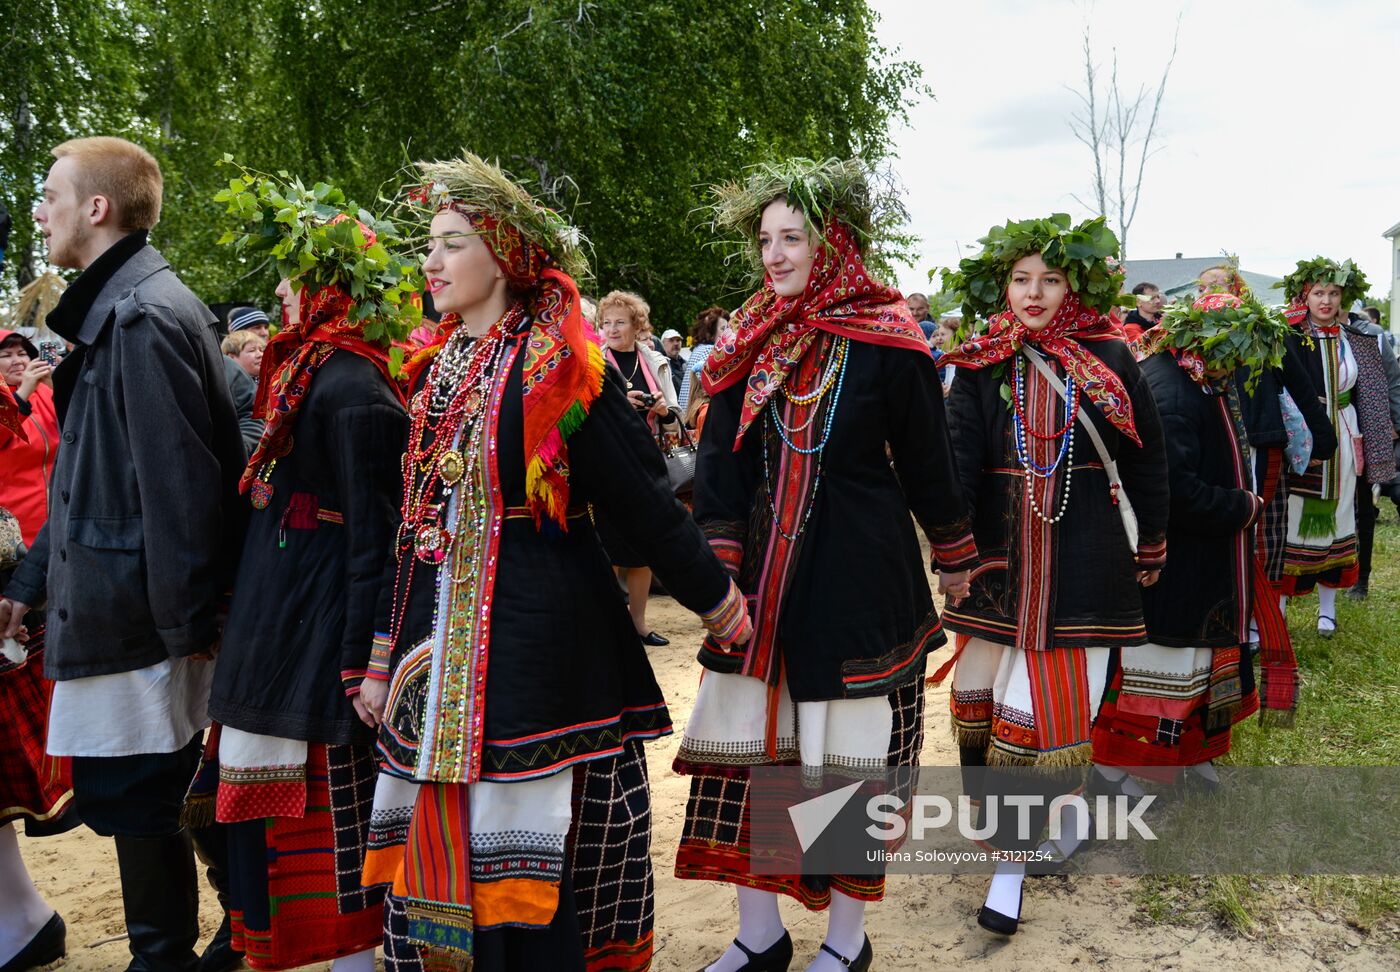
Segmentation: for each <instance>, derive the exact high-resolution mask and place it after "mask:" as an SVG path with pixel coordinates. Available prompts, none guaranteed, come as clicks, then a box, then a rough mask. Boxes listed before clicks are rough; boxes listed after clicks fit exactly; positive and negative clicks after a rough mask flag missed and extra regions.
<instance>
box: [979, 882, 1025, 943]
mask: <svg viewBox="0 0 1400 972" xmlns="http://www.w3.org/2000/svg"><path fill="white" fill-rule="evenodd" d="M1025 906H1026V889H1025V888H1024V887H1023V888H1021V897H1020V903H1019V904H1018V905H1017V906H1016V911H1017V912H1018V914H1017V916H1016V917H1015V918H1012V917H1011V916H1010V915H1003V914H1002V913H1001V912H1000V911H997V910H996V909H994V908H988V907H987V906H986V905H983V906H982V910H981V911H979V912H977V924H979V925H981V926H982V927H983V928H985V929H987V931H989V932H993V933H995V934H997V935H1014V934H1016V929H1017V928H1018V927H1020V925H1021V917H1020V914H1019V912H1020V910H1021V909H1022V908H1024V907H1025Z"/></svg>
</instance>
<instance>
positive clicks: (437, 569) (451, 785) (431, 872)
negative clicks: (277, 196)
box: [361, 154, 748, 970]
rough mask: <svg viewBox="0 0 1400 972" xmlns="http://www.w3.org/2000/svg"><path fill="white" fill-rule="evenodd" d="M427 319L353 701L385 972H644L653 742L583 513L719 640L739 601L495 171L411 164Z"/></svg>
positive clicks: (534, 221) (639, 656) (651, 722)
mask: <svg viewBox="0 0 1400 972" xmlns="http://www.w3.org/2000/svg"><path fill="white" fill-rule="evenodd" d="M419 170H420V172H421V177H422V179H423V182H424V184H423V185H421V186H418V187H415V189H414V190H413V192H412V193H411V195H410V200H411V201H412V203H413V206H414V208H415V209H416V211H417V212H418V214H419V215H421V217H422V218H423V219H424V220H425V221H426V220H431V239H430V249H429V251H428V254H427V258H426V261H425V263H424V271H425V274H426V276H427V283H428V289H429V291H430V292H431V293H432V294H433V298H434V301H435V303H436V305H437V308H438V310H440V311H442V312H444V314H445V315H446V316H444V318H443V320H442V327H441V328H440V330H439V333H438V337H437V338H436V339H435V340H434V342H433V343H432V344H430V345H428V346H427V347H426V348H425V349H423V351H422V352H420V353H418V354H417V355H415V357H414V358H413V359H412V360H411V361H410V364H409V367H408V374H409V377H410V380H411V384H412V389H413V394H412V399H411V404H410V406H409V417H410V422H411V425H410V430H409V437H408V448H407V451H406V452H405V454H404V462H403V476H404V478H403V493H404V497H403V505H402V524H401V526H400V527H399V530H398V534H397V541H396V543H395V544H394V547H393V555H392V556H391V557H390V558H389V562H388V564H387V567H386V575H385V581H384V583H383V586H382V587H381V599H380V615H379V622H378V625H379V627H378V633H377V634H376V636H375V649H374V653H373V657H372V659H371V661H370V666H369V669H370V670H369V673H368V677H367V679H366V681H365V683H364V687H363V688H362V689H361V699H362V701H364V702H365V704H366V705H367V706H368V707H369V708H370V710H371V711H372V712H374V713H375V714H376V715H380V714H382V725H381V729H380V736H379V748H380V754H381V766H382V772H381V775H380V778H379V783H378V786H377V789H376V792H375V801H374V813H373V815H372V818H371V822H370V841H371V849H370V853H369V856H368V858H367V860H366V863H365V868H364V881H365V883H366V884H367V885H368V884H377V883H383V882H388V883H392V885H393V887H392V891H391V894H390V906H389V913H388V929H387V933H386V936H385V958H386V965H388V967H390V968H391V969H418V968H426V969H461V968H465V967H467V966H473V967H474V968H476V969H477V970H495V969H499V970H507V969H509V970H515V969H550V970H554V969H561V970H564V969H584V968H590V969H646V968H649V967H650V964H651V951H652V911H653V891H652V888H653V885H652V872H651V858H650V836H651V827H650V791H649V788H648V783H647V773H646V762H645V758H644V754H643V750H642V745H641V743H642V741H643V740H648V739H654V738H656V737H658V736H663V735H666V734H667V733H669V732H670V731H671V719H670V716H669V715H668V713H667V710H666V703H665V700H664V699H663V698H662V695H661V691H660V689H659V688H658V687H657V684H656V679H655V678H654V676H653V675H652V671H651V667H650V665H649V664H648V662H647V658H646V653H645V649H644V648H643V646H642V643H641V641H640V639H638V637H637V633H636V630H635V629H634V628H633V626H632V622H631V620H630V619H629V617H628V614H627V608H626V605H624V604H623V599H622V595H621V592H620V591H619V590H618V587H617V582H616V581H615V580H614V579H613V574H612V571H611V569H610V568H609V565H608V559H607V556H606V554H605V553H604V552H603V548H602V546H601V545H600V543H599V541H598V537H597V534H596V533H595V532H594V529H593V525H592V523H591V522H590V519H589V515H588V507H589V504H592V505H593V506H595V507H596V508H597V510H598V512H599V514H600V515H607V516H610V517H611V519H612V524H613V526H614V527H615V528H616V529H617V530H619V531H620V532H621V533H622V534H623V536H624V537H625V538H626V539H627V541H628V542H629V543H630V544H631V545H632V546H633V547H634V548H635V549H636V550H638V551H639V552H640V553H641V554H643V555H644V556H645V558H646V561H647V563H649V564H651V565H652V567H653V568H654V569H655V570H656V573H657V575H658V576H659V577H660V578H661V579H662V581H663V582H664V583H665V584H666V588H667V590H669V591H670V592H671V593H672V594H673V595H674V596H675V597H676V599H677V600H679V601H680V602H681V603H682V604H684V605H685V606H687V607H688V608H690V609H692V610H694V611H696V612H697V613H700V614H701V617H702V619H703V620H704V622H705V625H706V627H707V628H708V629H709V630H710V631H711V632H712V633H713V635H714V636H715V637H716V638H717V639H719V640H720V641H721V642H723V643H726V644H727V643H730V642H733V641H735V640H736V639H743V638H746V637H747V631H748V619H747V617H746V615H745V614H744V611H743V600H742V595H740V594H739V591H738V588H737V587H736V586H735V585H734V584H733V583H732V582H731V581H730V579H729V576H728V575H727V574H726V573H725V571H724V568H723V567H722V566H721V565H720V563H719V561H718V560H717V559H715V557H714V555H713V554H712V553H711V552H710V550H709V547H708V546H707V545H706V543H705V540H704V537H703V536H701V534H700V531H699V530H698V529H697V528H696V527H695V524H694V522H693V521H692V520H691V519H690V517H689V515H688V514H687V512H686V510H685V508H684V507H683V506H682V505H680V503H679V502H678V501H677V500H676V498H675V496H674V494H673V492H672V490H671V487H670V484H669V481H668V479H667V476H666V467H665V463H664V461H663V459H662V457H661V453H660V451H659V450H658V449H657V448H656V445H655V443H654V442H653V441H652V439H651V438H650V435H649V433H648V431H647V427H646V425H645V424H644V423H643V422H642V420H641V419H640V417H639V416H638V415H637V412H636V410H635V409H634V408H633V407H632V404H631V403H630V402H629V400H628V398H627V394H626V390H625V388H624V386H623V382H622V380H621V377H620V376H619V375H618V374H617V372H616V370H615V369H606V368H605V365H604V363H603V357H602V352H601V350H600V349H599V347H598V345H597V343H596V341H595V340H594V338H593V334H592V332H591V329H590V328H589V327H588V325H587V324H586V322H585V321H584V319H583V316H582V314H581V313H580V310H579V296H578V289H577V287H576V285H575V283H574V278H575V276H576V275H578V274H579V273H581V272H584V271H586V269H587V265H586V263H585V261H584V258H583V256H582V254H581V253H580V250H579V238H578V234H577V231H576V230H574V229H573V228H572V227H571V226H570V225H569V224H568V223H567V222H566V221H565V220H564V219H563V218H562V217H561V216H560V215H559V214H557V213H555V212H554V211H552V210H549V209H546V208H545V207H543V206H541V205H540V204H539V203H537V202H536V201H535V200H533V199H532V198H531V197H530V195H529V194H528V193H527V192H526V191H525V190H524V189H522V188H521V187H520V186H519V185H517V184H516V183H514V182H512V181H511V180H510V179H509V177H507V176H506V175H505V174H504V173H503V172H501V170H500V169H498V168H497V167H496V166H494V165H491V164H489V163H487V162H484V161H483V160H481V159H480V158H478V157H476V156H474V155H470V154H467V155H465V156H464V157H462V158H460V159H454V160H451V161H448V162H431V163H420V164H419Z"/></svg>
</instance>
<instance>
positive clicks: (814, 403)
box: [762, 337, 851, 542]
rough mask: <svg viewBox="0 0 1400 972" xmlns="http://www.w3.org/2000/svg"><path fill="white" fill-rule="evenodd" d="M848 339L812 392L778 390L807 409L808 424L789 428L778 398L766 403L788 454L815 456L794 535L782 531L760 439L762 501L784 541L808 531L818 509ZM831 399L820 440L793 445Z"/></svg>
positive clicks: (839, 341)
mask: <svg viewBox="0 0 1400 972" xmlns="http://www.w3.org/2000/svg"><path fill="white" fill-rule="evenodd" d="M850 343H851V341H850V338H845V337H841V338H837V339H836V342H835V344H834V345H833V346H832V350H831V356H830V358H828V359H827V363H826V368H825V369H824V371H823V374H822V378H821V381H820V382H819V383H818V384H817V387H816V389H815V390H814V391H812V392H807V393H804V392H790V391H788V389H787V386H786V385H784V386H783V387H782V388H780V389H779V391H780V392H781V394H782V396H783V397H784V398H785V399H786V400H787V401H789V402H791V403H792V404H794V405H800V406H804V407H806V406H810V408H811V413H810V414H809V415H808V416H807V420H806V421H805V422H803V423H802V424H801V425H798V426H790V425H788V424H786V423H785V422H784V421H783V416H782V411H781V410H780V409H779V407H778V399H777V396H776V395H775V396H773V397H772V398H770V399H769V400H768V408H767V409H765V414H766V417H767V419H768V421H769V422H771V423H772V425H773V428H774V429H775V430H776V431H777V433H778V436H779V438H781V439H782V441H783V444H784V445H786V446H787V447H788V448H789V449H790V450H792V451H793V452H795V453H797V454H798V455H803V456H812V455H815V456H816V457H817V458H816V464H817V471H816V477H815V478H814V479H813V481H812V492H811V494H810V495H809V496H808V497H807V507H806V509H805V510H803V511H802V520H801V522H800V523H799V524H798V526H797V532H796V533H788V532H787V531H786V530H784V529H783V524H782V520H781V518H780V517H779V516H778V508H777V505H776V504H775V503H774V502H773V492H774V479H773V469H772V459H771V457H770V455H769V453H770V452H771V450H770V449H769V447H768V438H769V437H768V436H766V435H765V436H762V440H763V481H764V491H763V493H764V499H765V500H767V502H768V515H769V516H770V517H772V519H773V529H775V530H777V531H778V533H779V535H780V536H782V538H783V539H784V540H787V541H789V542H793V541H796V540H797V538H798V537H800V536H802V534H803V532H804V531H806V529H807V522H808V521H809V520H810V519H811V518H812V510H814V509H815V508H816V505H817V493H818V492H819V491H820V490H821V486H822V472H823V468H824V462H823V458H824V453H825V451H826V444H827V442H828V441H829V440H830V439H831V424H832V422H833V420H834V419H835V418H836V406H837V404H838V403H839V402H840V401H841V389H842V388H843V387H844V386H845V383H846V363H847V361H848V355H847V350H848V349H849V347H850ZM828 394H830V395H831V401H830V402H829V403H828V404H827V406H826V409H825V412H824V413H823V420H822V431H821V437H820V438H819V439H818V441H817V444H816V445H814V446H809V447H803V446H799V445H797V444H796V443H794V442H793V441H792V436H793V435H794V434H796V433H799V432H802V431H804V430H806V429H807V428H809V427H810V426H811V424H812V422H813V421H814V420H815V419H816V416H817V413H818V412H822V409H821V402H822V400H823V399H824V398H826V396H827V395H828Z"/></svg>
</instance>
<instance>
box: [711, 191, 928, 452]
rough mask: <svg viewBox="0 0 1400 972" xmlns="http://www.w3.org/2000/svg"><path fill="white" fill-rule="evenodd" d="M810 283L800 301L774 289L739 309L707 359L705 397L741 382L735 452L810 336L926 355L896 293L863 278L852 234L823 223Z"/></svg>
mask: <svg viewBox="0 0 1400 972" xmlns="http://www.w3.org/2000/svg"><path fill="white" fill-rule="evenodd" d="M823 232H824V236H825V241H824V243H818V244H817V248H816V253H815V255H814V258H813V260H812V271H811V276H810V277H809V278H808V280H807V287H806V289H805V290H804V291H803V292H802V294H801V296H799V297H779V296H778V294H777V292H776V291H775V290H774V289H773V282H772V280H770V279H769V278H768V277H766V276H765V277H764V281H763V286H762V288H760V289H759V291H758V292H757V293H755V294H754V295H753V296H752V297H750V298H749V299H748V300H747V301H745V302H744V306H743V307H741V308H740V309H739V312H738V313H737V314H735V315H734V318H733V320H732V321H731V322H730V324H731V326H732V328H733V330H732V331H730V333H729V334H727V335H726V336H725V337H724V338H723V339H722V340H721V341H720V342H719V343H718V344H717V345H716V346H715V349H714V350H713V351H712V352H710V356H709V358H708V359H706V361H705V366H704V371H703V372H702V373H701V382H702V383H703V384H704V386H705V390H706V391H707V392H709V393H710V394H711V395H715V394H718V393H719V392H721V391H723V390H724V389H725V388H728V387H729V386H730V385H733V384H734V383H735V382H737V381H739V380H740V379H743V380H744V381H745V388H744V404H743V409H742V411H741V412H740V415H739V431H738V435H737V436H736V437H735V440H734V446H735V448H736V449H737V448H738V446H739V443H740V441H741V440H742V439H743V436H744V432H745V431H746V430H747V429H748V427H749V426H750V425H751V424H753V420H754V419H755V418H757V417H758V415H759V413H760V412H761V411H762V410H763V406H764V405H765V404H766V403H767V401H768V400H769V398H771V397H772V395H773V394H774V393H775V392H777V391H778V389H780V388H781V387H782V386H783V382H784V381H786V379H787V376H788V374H789V373H790V372H791V371H792V369H793V368H794V367H795V366H796V365H797V362H798V361H800V360H801V359H802V355H803V354H804V353H805V352H806V351H807V349H808V348H809V347H810V346H811V344H812V340H813V338H814V337H815V336H816V334H817V332H819V331H825V332H826V333H828V334H835V335H840V336H842V337H848V338H850V339H851V340H853V341H865V342H868V343H870V344H881V345H885V346H887V347H896V348H908V349H909V350H911V351H917V352H919V353H921V354H926V355H931V354H932V352H930V351H929V346H928V342H927V341H926V340H925V339H924V335H923V332H922V331H920V330H919V325H918V324H917V323H915V321H914V315H913V314H911V313H910V312H909V305H908V304H906V303H905V302H904V298H903V297H901V296H900V294H899V291H897V290H895V289H894V288H893V287H888V286H886V285H885V284H883V283H881V282H880V281H878V280H876V279H874V278H873V277H871V276H870V272H869V271H868V270H866V268H865V263H864V262H863V260H862V259H861V254H860V249H859V248H858V247H857V245H856V240H855V236H854V234H853V233H852V232H851V230H850V229H849V228H848V227H847V226H846V225H845V224H844V223H843V222H842V221H841V220H840V219H838V218H834V217H832V216H830V215H828V218H827V219H826V221H825V225H824V230H823Z"/></svg>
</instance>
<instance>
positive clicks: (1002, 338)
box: [939, 291, 1142, 445]
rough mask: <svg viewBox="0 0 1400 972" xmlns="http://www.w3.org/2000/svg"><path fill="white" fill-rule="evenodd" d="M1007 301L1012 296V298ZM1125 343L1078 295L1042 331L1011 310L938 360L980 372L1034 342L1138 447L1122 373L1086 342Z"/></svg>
mask: <svg viewBox="0 0 1400 972" xmlns="http://www.w3.org/2000/svg"><path fill="white" fill-rule="evenodd" d="M1008 303H1009V298H1008ZM1110 339H1116V340H1122V332H1121V331H1120V330H1119V327H1118V323H1117V322H1116V321H1115V320H1114V319H1113V318H1112V317H1110V316H1108V315H1105V314H1099V313H1097V312H1096V311H1094V310H1092V309H1090V308H1087V307H1085V306H1084V305H1083V304H1082V303H1081V302H1080V300H1079V295H1078V294H1076V293H1075V292H1074V291H1070V292H1069V293H1067V294H1065V299H1064V302H1063V303H1061V304H1060V309H1059V310H1057V311H1056V312H1055V316H1054V317H1053V318H1051V320H1050V323H1049V324H1047V325H1046V326H1045V327H1044V328H1043V329H1042V330H1040V331H1032V330H1031V329H1030V328H1028V327H1026V325H1025V324H1023V323H1022V322H1021V320H1020V318H1018V317H1017V316H1016V315H1015V314H1014V313H1013V312H1012V311H1009V310H1006V311H1002V312H1001V313H1000V314H997V315H995V316H994V317H993V318H992V320H991V327H990V328H989V329H988V330H987V333H985V334H982V335H979V336H978V337H975V338H972V339H971V340H968V341H964V342H963V343H962V344H960V345H959V346H958V347H956V348H955V349H953V350H952V351H949V352H948V353H947V354H945V355H944V356H943V357H942V358H940V359H939V364H951V365H957V366H958V367H959V368H969V369H972V370H976V369H978V368H986V367H988V366H990V365H994V364H997V363H998V362H1001V361H1005V360H1006V359H1007V358H1010V357H1012V356H1013V355H1015V354H1016V353H1017V352H1018V351H1019V350H1020V349H1021V345H1023V344H1030V345H1033V346H1035V347H1037V348H1039V349H1040V350H1041V351H1043V352H1044V353H1046V354H1048V355H1050V356H1052V357H1054V358H1056V359H1057V360H1058V361H1059V362H1060V364H1062V365H1064V368H1065V371H1066V372H1067V373H1068V374H1071V375H1073V376H1074V381H1075V384H1076V385H1078V386H1079V389H1080V390H1081V391H1083V392H1084V394H1086V395H1088V396H1089V399H1090V400H1091V401H1092V402H1093V403H1094V404H1095V406H1097V407H1098V410H1099V412H1100V413H1101V414H1102V415H1103V417H1104V418H1106V419H1108V421H1109V422H1110V423H1111V424H1112V425H1113V427H1114V428H1116V429H1117V430H1118V431H1119V432H1121V433H1123V434H1124V435H1126V436H1127V437H1128V438H1129V439H1132V440H1133V442H1135V443H1137V444H1138V445H1141V444H1142V440H1141V439H1139V438H1138V434H1137V426H1136V425H1135V424H1134V423H1133V403H1132V400H1131V399H1130V398H1129V397H1128V391H1127V389H1126V388H1124V387H1123V380H1122V379H1121V378H1119V377H1118V373H1117V372H1116V371H1114V370H1113V369H1112V368H1110V367H1109V366H1108V365H1106V364H1104V363H1103V361H1101V360H1100V359H1099V357H1098V356H1097V355H1096V354H1094V353H1093V352H1091V351H1090V350H1089V349H1088V348H1086V347H1085V346H1084V344H1083V342H1085V341H1106V340H1110Z"/></svg>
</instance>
